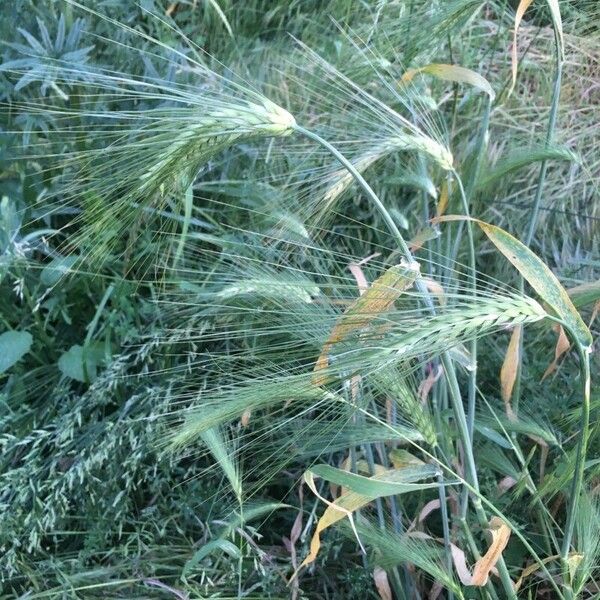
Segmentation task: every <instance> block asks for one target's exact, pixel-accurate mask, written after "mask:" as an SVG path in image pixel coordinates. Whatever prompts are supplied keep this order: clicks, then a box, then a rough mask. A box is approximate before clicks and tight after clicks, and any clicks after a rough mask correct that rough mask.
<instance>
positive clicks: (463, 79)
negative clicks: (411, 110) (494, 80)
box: [402, 63, 496, 100]
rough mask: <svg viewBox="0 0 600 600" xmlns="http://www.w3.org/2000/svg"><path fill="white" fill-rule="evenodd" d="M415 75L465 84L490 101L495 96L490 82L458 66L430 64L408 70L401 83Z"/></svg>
mask: <svg viewBox="0 0 600 600" xmlns="http://www.w3.org/2000/svg"><path fill="white" fill-rule="evenodd" d="M417 73H426V74H427V75H433V76H434V77H437V78H438V79H443V80H444V81H451V82H453V83H467V84H469V85H472V86H473V87H474V88H476V89H478V90H480V91H482V92H485V93H486V94H487V95H488V96H489V97H490V99H491V100H493V99H494V98H495V96H496V94H495V93H494V90H493V89H492V86H491V85H490V82H489V81H488V80H487V79H486V78H485V77H483V75H480V74H479V73H476V72H475V71H473V70H471V69H467V68H465V67H461V66H459V65H448V64H443V63H432V64H429V65H425V66H424V67H419V68H417V69H409V70H408V71H406V73H404V75H402V81H403V82H405V83H407V82H409V81H411V80H412V79H413V77H414V76H415V75H417Z"/></svg>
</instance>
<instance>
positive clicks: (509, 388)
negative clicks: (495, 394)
mask: <svg viewBox="0 0 600 600" xmlns="http://www.w3.org/2000/svg"><path fill="white" fill-rule="evenodd" d="M522 329H523V328H522V327H521V325H517V326H516V327H515V328H514V329H513V332H512V334H511V336H510V342H509V343H508V348H507V349H506V355H505V356H504V362H503V363H502V369H501V370H500V388H501V390H502V400H504V407H505V409H506V414H507V416H508V417H512V416H513V410H512V407H511V404H510V401H511V399H512V392H513V387H514V385H515V381H516V379H517V372H518V370H519V364H520V362H521V356H520V352H519V349H520V346H521V344H520V342H521V334H522Z"/></svg>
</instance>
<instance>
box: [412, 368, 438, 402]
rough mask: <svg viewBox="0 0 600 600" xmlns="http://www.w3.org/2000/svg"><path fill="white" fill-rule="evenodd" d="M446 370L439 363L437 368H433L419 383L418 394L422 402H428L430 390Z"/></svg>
mask: <svg viewBox="0 0 600 600" xmlns="http://www.w3.org/2000/svg"><path fill="white" fill-rule="evenodd" d="M443 372H444V370H443V369H442V366H441V365H438V368H437V369H431V371H430V372H429V375H427V377H426V378H425V379H424V380H423V381H421V383H420V384H419V389H418V394H419V398H420V399H421V402H426V401H427V398H428V396H429V392H431V388H432V387H433V385H434V384H435V382H436V381H437V380H438V379H439V378H440V377H441V376H442V373H443Z"/></svg>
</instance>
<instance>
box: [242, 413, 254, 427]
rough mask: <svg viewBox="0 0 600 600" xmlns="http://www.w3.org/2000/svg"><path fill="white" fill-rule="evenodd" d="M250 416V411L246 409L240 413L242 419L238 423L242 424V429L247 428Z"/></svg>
mask: <svg viewBox="0 0 600 600" xmlns="http://www.w3.org/2000/svg"><path fill="white" fill-rule="evenodd" d="M251 416H252V411H251V410H250V409H249V408H247V409H246V410H245V411H244V412H243V413H242V418H241V419H240V423H241V424H242V427H248V424H249V423H250V417H251Z"/></svg>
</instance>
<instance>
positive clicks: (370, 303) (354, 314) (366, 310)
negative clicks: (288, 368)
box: [313, 263, 419, 385]
mask: <svg viewBox="0 0 600 600" xmlns="http://www.w3.org/2000/svg"><path fill="white" fill-rule="evenodd" d="M418 273H419V265H418V263H413V264H412V265H407V264H406V263H400V264H398V265H394V266H393V267H390V268H389V269H388V270H387V271H386V272H385V273H384V274H383V275H381V276H380V277H378V278H377V279H376V280H375V281H374V282H373V283H372V285H371V287H370V288H369V289H368V290H366V291H365V292H364V293H363V294H362V295H361V296H360V297H359V298H357V299H356V300H355V301H354V302H353V303H352V304H351V305H350V306H349V307H348V308H347V309H346V311H345V312H344V314H343V315H342V316H341V317H340V319H339V320H338V322H337V323H336V324H335V326H334V327H333V329H332V330H331V333H330V334H329V337H328V338H327V341H326V342H325V344H324V345H323V350H322V351H321V355H320V356H319V358H318V359H317V362H316V364H315V367H314V372H315V375H314V376H313V383H314V384H315V385H324V384H326V383H327V382H328V380H329V378H328V377H327V376H325V375H323V374H317V373H318V372H319V371H323V370H325V369H327V366H328V364H329V358H328V357H329V354H330V352H331V350H332V348H333V347H334V345H335V344H337V343H339V342H341V341H343V340H344V339H346V338H347V337H348V336H349V335H350V334H351V333H353V332H355V331H357V330H360V329H362V328H364V327H367V326H368V325H369V324H370V323H371V322H372V321H373V320H374V319H376V318H377V317H378V316H379V315H381V314H382V313H384V312H386V311H387V310H389V309H390V308H391V307H392V306H393V304H394V302H395V301H396V300H397V299H398V298H399V297H400V295H401V294H402V292H404V291H405V290H407V289H408V288H410V287H411V286H412V285H413V283H414V282H415V280H416V278H417V275H418Z"/></svg>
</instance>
